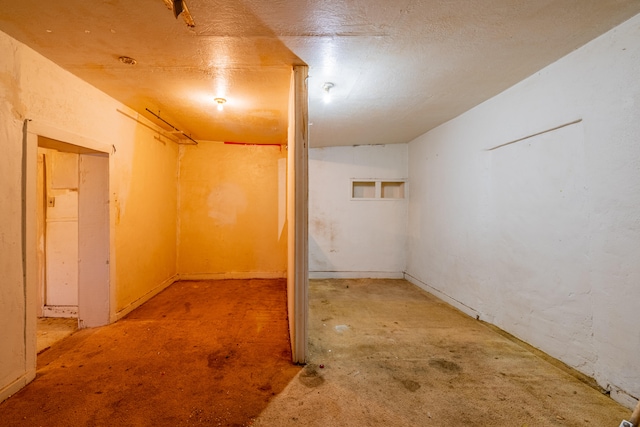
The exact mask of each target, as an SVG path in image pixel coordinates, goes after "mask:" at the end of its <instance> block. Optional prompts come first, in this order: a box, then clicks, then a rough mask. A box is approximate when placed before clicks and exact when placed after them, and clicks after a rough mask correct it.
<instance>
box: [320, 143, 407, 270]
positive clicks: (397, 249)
mask: <svg viewBox="0 0 640 427" xmlns="http://www.w3.org/2000/svg"><path fill="white" fill-rule="evenodd" d="M407 149H408V147H407V144H394V145H369V146H357V147H327V148H314V149H310V150H309V274H310V277H402V272H403V271H404V268H405V260H406V223H407V199H406V198H405V199H402V200H352V198H351V182H352V180H353V179H386V180H394V179H406V178H407V176H408V170H407ZM410 185H411V184H410V183H407V184H406V187H405V188H406V189H408V187H409V186H410ZM406 194H407V195H408V191H407V192H406Z"/></svg>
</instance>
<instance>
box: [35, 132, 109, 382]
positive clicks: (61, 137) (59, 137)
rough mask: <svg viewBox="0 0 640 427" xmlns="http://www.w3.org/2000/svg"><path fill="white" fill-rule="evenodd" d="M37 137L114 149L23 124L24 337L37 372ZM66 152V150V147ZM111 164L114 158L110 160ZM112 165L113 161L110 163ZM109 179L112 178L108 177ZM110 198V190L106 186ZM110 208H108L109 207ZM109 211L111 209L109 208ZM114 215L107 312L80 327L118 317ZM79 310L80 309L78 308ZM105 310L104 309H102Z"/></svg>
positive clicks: (80, 147)
mask: <svg viewBox="0 0 640 427" xmlns="http://www.w3.org/2000/svg"><path fill="white" fill-rule="evenodd" d="M38 137H46V138H49V139H51V140H56V141H60V142H63V143H64V144H67V145H71V146H76V147H78V152H79V153H82V152H83V150H84V151H85V152H86V151H87V150H86V149H89V150H93V151H94V152H96V151H97V152H99V153H102V154H103V155H104V154H106V155H107V156H108V155H109V154H110V152H111V146H109V145H107V144H103V143H100V142H98V141H95V140H92V139H90V138H86V137H83V136H80V135H76V134H73V133H70V132H67V131H64V130H62V129H58V128H55V127H53V126H50V125H47V124H44V123H39V122H33V121H25V123H24V127H23V152H24V154H23V156H24V157H23V171H24V172H23V173H24V182H25V184H24V188H23V194H24V200H23V216H24V222H23V227H24V228H23V236H24V237H23V238H24V251H25V252H24V255H23V256H24V260H25V303H26V318H25V340H26V343H25V344H26V352H27V361H26V362H27V367H29V368H31V367H33V370H34V372H35V363H36V320H37V305H38V255H37V229H36V228H37V209H36V198H37V189H36V180H37V162H38ZM63 151H64V150H63ZM107 161H108V162H109V163H111V159H110V156H109V159H108V160H107ZM109 166H111V164H109ZM107 180H109V177H107ZM107 197H108V189H107ZM107 209H109V208H108V207H107ZM108 212H109V211H108ZM112 216H113V215H112V214H111V213H110V212H109V213H108V214H107V218H106V224H107V225H108V229H109V231H108V236H107V244H108V249H107V252H108V256H109V258H108V259H107V260H105V262H109V264H108V273H107V275H108V284H107V286H108V290H107V293H108V305H107V307H106V312H103V313H102V315H101V316H99V320H98V321H97V322H96V321H95V320H94V319H92V320H90V321H89V322H85V323H84V324H82V325H81V326H98V324H107V323H109V322H111V321H112V320H113V319H114V318H115V316H114V314H113V313H112V308H113V307H114V304H113V302H114V297H115V286H114V285H115V283H114V280H113V278H114V277H115V274H114V272H115V268H114V267H115V266H114V263H113V262H112V260H113V259H114V257H113V255H114V253H113V251H114V245H113V241H114V227H113V224H112V221H111V218H112ZM79 309H80V308H79ZM103 310H104V308H103Z"/></svg>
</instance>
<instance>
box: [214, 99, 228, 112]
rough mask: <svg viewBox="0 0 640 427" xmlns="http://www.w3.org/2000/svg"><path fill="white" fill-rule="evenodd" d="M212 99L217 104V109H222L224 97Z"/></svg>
mask: <svg viewBox="0 0 640 427" xmlns="http://www.w3.org/2000/svg"><path fill="white" fill-rule="evenodd" d="M214 101H215V102H216V103H217V104H218V111H222V109H223V108H224V104H225V102H227V100H226V99H224V98H216V99H214Z"/></svg>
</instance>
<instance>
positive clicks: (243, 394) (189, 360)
mask: <svg viewBox="0 0 640 427" xmlns="http://www.w3.org/2000/svg"><path fill="white" fill-rule="evenodd" d="M286 303H287V300H286V281H285V280H256V279H252V280H219V281H183V282H176V283H175V284H173V285H172V286H170V287H169V288H168V289H166V290H165V291H163V292H162V293H160V294H159V295H158V296H156V297H154V298H153V299H152V300H151V301H149V302H148V303H146V304H144V305H143V306H142V307H140V308H138V309H137V310H135V311H134V312H132V313H131V314H129V315H128V316H127V317H126V318H124V319H122V320H120V321H119V322H116V323H114V324H112V325H109V326H106V327H101V328H93V329H84V330H81V331H79V332H77V333H75V334H74V335H72V336H71V337H69V338H67V339H66V340H64V341H62V342H61V343H58V344H56V345H54V346H52V347H51V348H50V349H49V350H47V351H45V352H44V353H42V354H41V355H40V356H39V357H38V371H37V377H36V379H35V380H34V381H33V382H32V383H31V384H29V385H28V386H27V387H25V388H24V389H23V390H21V391H20V392H18V393H17V394H16V395H14V396H12V397H11V398H10V399H8V400H7V401H5V402H3V403H2V404H0V425H1V426H29V427H32V426H47V427H54V426H65V427H68V426H151V425H153V426H191V425H213V426H217V425H222V426H249V425H251V424H252V422H253V420H254V419H255V417H256V416H257V415H258V414H260V412H261V411H262V410H263V409H264V408H265V407H266V405H267V403H268V402H269V401H270V400H271V399H272V398H273V397H274V396H275V395H277V394H278V393H279V392H280V391H282V389H283V388H284V387H285V386H286V385H287V384H288V383H289V381H291V379H292V378H293V377H294V376H295V375H296V374H297V373H298V371H299V370H300V368H299V367H297V366H295V365H293V364H292V363H291V353H290V346H289V335H288V329H287V328H288V326H287V312H286Z"/></svg>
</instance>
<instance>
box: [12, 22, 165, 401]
mask: <svg viewBox="0 0 640 427" xmlns="http://www.w3.org/2000/svg"><path fill="white" fill-rule="evenodd" d="M0 56H1V57H2V61H0V99H1V100H2V102H0V150H1V151H2V155H1V156H0V182H1V183H2V187H0V272H2V280H0V328H2V343H1V344H0V401H1V400H2V399H4V398H6V397H7V396H9V395H10V394H12V393H14V392H15V391H17V390H18V389H19V388H20V387H22V386H24V384H26V383H27V382H29V381H30V380H31V379H33V376H34V375H35V360H36V358H35V334H36V331H35V323H36V319H35V317H36V311H35V307H36V304H37V293H36V288H37V280H31V279H29V277H33V278H35V276H36V274H37V269H36V268H33V265H34V263H33V260H35V259H37V258H36V254H37V244H36V243H37V241H36V233H35V228H36V221H35V216H34V215H35V214H29V212H30V211H29V209H30V208H31V207H32V208H33V211H34V212H35V209H36V208H35V194H36V169H37V167H36V163H37V154H36V148H35V145H37V142H35V145H34V144H33V138H31V137H29V138H28V139H27V140H26V141H27V146H28V147H29V149H28V150H27V154H28V156H27V157H26V162H27V163H25V165H27V166H25V167H24V168H23V149H22V147H23V123H24V121H25V119H30V120H32V121H31V122H29V128H30V129H35V128H38V127H39V128H40V129H44V128H47V129H55V130H56V132H57V133H59V134H64V135H68V136H69V137H70V138H71V139H74V140H83V141H88V140H91V141H93V142H95V143H97V144H98V145H100V146H102V147H107V151H111V153H110V159H109V162H110V165H109V170H110V183H109V187H110V188H109V193H110V206H111V215H110V216H111V258H110V260H109V262H110V265H111V277H110V278H111V288H112V289H111V295H112V301H113V302H114V304H112V306H111V308H110V311H111V318H112V319H115V318H116V315H117V313H116V310H120V309H122V308H124V307H127V306H128V307H129V308H131V307H133V306H135V304H137V303H141V302H143V301H144V298H145V295H149V294H150V293H153V292H156V291H157V290H159V289H161V288H162V287H163V286H165V285H167V284H168V283H171V281H172V280H173V278H175V273H176V245H175V241H176V223H177V219H176V217H177V206H176V203H177V201H176V175H177V156H178V148H177V146H176V145H175V144H174V143H172V142H166V143H164V144H163V143H161V142H160V141H158V140H157V139H155V136H157V134H158V132H153V131H152V130H150V129H148V128H147V127H145V126H143V125H141V124H139V123H138V122H137V121H136V120H132V119H131V118H129V117H126V116H124V115H123V114H121V113H120V112H118V110H119V109H120V110H123V111H128V110H127V108H126V107H124V106H123V105H122V104H121V103H119V102H117V101H115V100H114V99H113V98H110V97H108V96H107V95H105V94H104V93H102V92H100V91H99V90H97V89H96V88H94V87H92V86H90V85H89V84H87V83H85V82H84V81H82V80H80V79H78V78H77V77H75V76H73V75H72V74H70V73H68V72H66V71H64V70H62V69H61V68H60V67H58V66H57V65H55V64H53V63H52V62H51V61H49V60H48V59H46V58H44V57H42V56H41V55H39V54H37V53H36V52H34V51H33V50H31V49H29V48H27V47H26V46H24V45H23V44H21V43H19V42H18V41H16V40H14V39H12V38H11V37H9V36H7V35H6V34H4V33H1V32H0ZM129 113H130V114H135V113H132V112H130V111H129ZM36 141H37V138H36ZM65 142H72V141H65ZM31 145H34V146H31ZM109 148H113V150H109ZM114 151H115V152H114ZM31 154H33V155H32V156H31ZM30 162H31V163H32V164H31V163H30ZM30 173H32V175H33V176H30V175H29V174H30ZM23 176H24V177H26V178H27V180H26V185H27V186H26V187H25V189H26V193H25V194H26V197H27V211H26V212H27V215H26V217H28V216H29V215H31V216H32V217H34V218H33V224H28V223H27V221H23V211H22V198H23V182H24V180H23ZM31 184H32V185H31ZM31 195H32V196H31ZM23 227H25V228H24V229H25V230H27V232H26V240H23ZM31 229H33V232H31V231H29V230H31ZM23 250H24V253H25V254H26V259H27V268H26V269H24V268H23V263H22V260H23ZM31 252H33V253H31ZM29 260H31V261H29ZM35 265H37V262H35ZM25 271H26V272H27V273H26V277H27V279H26V280H25V279H24V277H25ZM25 295H26V297H25ZM131 303H134V305H131Z"/></svg>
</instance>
